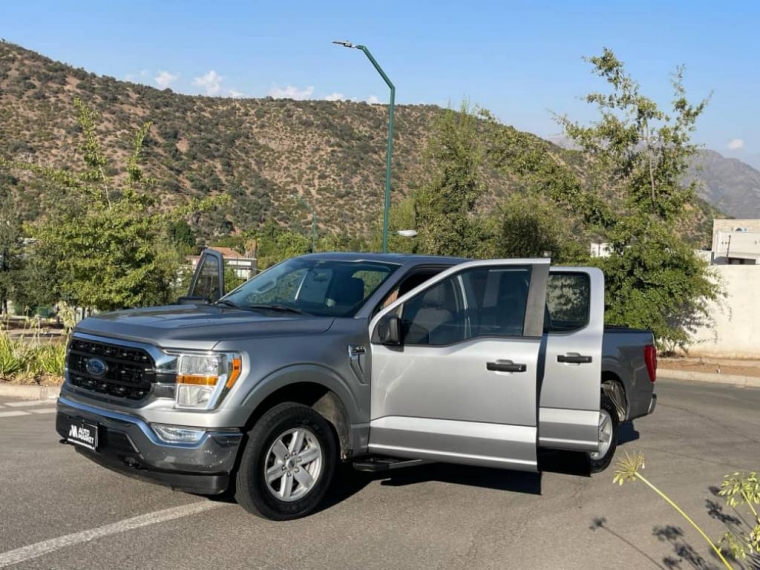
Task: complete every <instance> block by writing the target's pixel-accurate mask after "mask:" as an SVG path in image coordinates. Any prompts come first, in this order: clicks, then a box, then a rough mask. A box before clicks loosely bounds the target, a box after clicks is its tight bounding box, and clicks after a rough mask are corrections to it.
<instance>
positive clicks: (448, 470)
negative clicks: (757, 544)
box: [0, 381, 760, 570]
mask: <svg viewBox="0 0 760 570" xmlns="http://www.w3.org/2000/svg"><path fill="white" fill-rule="evenodd" d="M658 394H659V403H658V407H657V410H656V412H655V414H654V415H653V416H651V417H648V418H644V419H641V420H637V421H636V422H635V424H634V425H633V426H630V425H628V426H625V429H624V430H623V433H622V439H623V443H622V445H621V446H620V447H619V448H618V453H621V454H622V453H624V452H625V451H639V450H640V451H642V452H643V453H644V454H645V455H646V458H647V463H646V470H645V474H646V475H647V477H648V478H649V479H650V480H651V481H652V482H653V483H654V484H656V485H658V486H659V487H660V488H661V489H662V490H664V491H665V492H666V493H668V494H670V495H671V497H672V498H673V499H674V500H676V502H678V503H679V504H680V505H681V506H682V507H683V508H684V509H685V510H686V511H687V512H688V513H690V514H691V515H692V517H693V518H694V519H696V520H697V521H698V522H700V523H702V524H703V527H704V528H705V529H706V530H707V532H708V534H710V535H711V536H713V537H715V538H718V537H719V536H720V535H721V534H722V533H723V532H725V530H726V527H725V526H724V523H722V522H721V520H720V519H721V516H720V512H719V511H720V510H721V508H722V509H723V510H724V511H725V512H724V513H723V515H734V516H735V513H733V512H730V511H728V510H727V509H726V508H725V507H721V499H720V498H718V497H716V496H715V495H714V491H713V490H711V487H714V486H717V485H720V482H721V480H722V477H723V475H725V474H726V473H728V472H730V471H734V470H743V469H747V470H748V469H754V470H757V469H758V467H760V453H758V451H760V390H753V389H737V388H731V387H726V386H713V385H707V384H698V385H696V384H688V383H680V382H675V381H660V382H658ZM12 403H14V402H10V401H0V405H2V406H3V407H2V408H0V412H5V411H22V410H23V411H25V412H27V411H28V412H29V413H26V414H25V415H23V416H10V417H1V416H0V481H2V485H0V568H4V567H12V568H19V569H22V568H23V569H30V568H72V569H74V568H127V567H128V568H133V567H141V568H267V569H269V568H271V569H275V568H309V569H323V568H324V569H338V568H361V569H373V568H377V569H388V568H412V569H422V568H499V569H508V568H539V569H543V568H546V569H549V568H551V569H555V568H562V569H575V568H578V569H580V568H583V569H587V568H601V569H607V568H615V569H616V570H617V569H640V568H668V569H674V568H678V569H684V570H685V569H690V568H719V565H718V564H717V563H716V561H715V559H714V558H713V557H712V555H711V553H710V549H709V547H708V546H707V545H706V544H705V543H704V542H702V541H701V538H700V537H699V535H698V534H697V533H696V532H694V531H693V530H692V529H690V528H688V527H687V525H686V523H685V522H684V521H683V520H682V519H680V517H679V515H678V514H677V513H676V512H675V511H673V510H672V509H671V507H670V506H668V505H667V504H666V503H664V502H663V501H661V500H660V499H659V498H658V497H657V496H656V495H654V494H653V493H652V492H651V491H649V490H648V489H647V488H646V487H644V486H643V485H640V484H630V485H626V486H623V487H622V488H621V487H618V486H617V485H613V484H612V471H611V470H610V471H607V472H605V473H602V474H599V475H595V476H594V477H587V476H585V475H583V474H582V473H581V472H580V470H579V469H578V462H577V461H574V459H575V458H573V457H570V456H556V455H548V456H546V457H545V458H544V460H543V465H544V467H545V469H547V470H546V471H545V472H544V473H543V474H542V475H537V474H528V473H517V472H509V471H497V470H490V469H478V468H469V467H462V466H447V465H440V464H430V465H426V466H422V467H418V468H411V469H408V470H399V471H398V472H394V473H393V474H392V475H391V476H388V475H382V476H380V475H374V476H368V475H365V474H359V473H354V472H352V471H351V470H350V469H343V470H341V472H340V476H339V480H338V481H337V482H336V485H334V487H333V490H332V492H331V495H330V505H329V506H328V508H326V509H324V510H323V511H321V512H319V513H317V514H316V515H314V516H312V517H309V518H306V519H302V520H298V521H292V522H288V523H271V522H268V521H263V520H260V519H256V518H253V517H251V516H250V515H248V514H246V513H245V512H244V511H243V510H242V509H240V508H239V507H237V506H236V505H234V504H232V503H228V502H224V501H209V500H207V499H204V498H201V497H195V496H192V495H187V494H182V493H177V492H173V491H171V490H168V489H164V488H162V487H158V486H153V485H149V484H146V483H141V482H138V481H134V480H131V479H128V478H125V477H122V476H119V475H116V474H114V473H111V472H109V471H107V470H105V469H102V468H100V467H98V466H96V465H94V464H92V463H91V462H89V461H88V460H87V459H85V458H83V457H82V456H80V455H79V454H77V453H76V452H75V451H74V449H72V448H71V447H70V446H67V445H60V444H59V443H58V437H57V435H56V434H55V431H54V429H53V421H54V415H51V414H40V413H32V412H31V410H34V409H43V408H42V407H40V408H37V407H36V406H34V405H30V406H28V407H27V406H11V405H10V404H12ZM711 513H712V514H711ZM723 518H724V519H725V517H723ZM738 567H739V565H737V568H738ZM746 567H747V568H749V567H750V566H749V565H747V566H746Z"/></svg>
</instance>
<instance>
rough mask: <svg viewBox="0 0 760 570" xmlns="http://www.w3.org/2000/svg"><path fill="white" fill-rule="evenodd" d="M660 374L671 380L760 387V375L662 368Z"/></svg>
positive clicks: (658, 373) (658, 372)
mask: <svg viewBox="0 0 760 570" xmlns="http://www.w3.org/2000/svg"><path fill="white" fill-rule="evenodd" d="M657 375H658V376H662V378H664V379H670V380H688V381H690V382H712V383H714V384H731V385H733V386H739V387H742V388H760V377H756V376H735V375H733V374H713V373H710V372H687V371H685V370H669V369H667V368H660V369H659V370H658V371H657Z"/></svg>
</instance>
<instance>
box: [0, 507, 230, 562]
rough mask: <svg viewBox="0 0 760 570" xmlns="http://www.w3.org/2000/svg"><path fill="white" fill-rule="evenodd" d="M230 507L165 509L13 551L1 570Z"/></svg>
mask: <svg viewBox="0 0 760 570" xmlns="http://www.w3.org/2000/svg"><path fill="white" fill-rule="evenodd" d="M224 506H227V505H226V504H225V503H213V502H211V501H202V502H200V503H190V504H189V505H182V506H181V507H173V508H171V509H165V510H163V511H156V512H155V513H149V514H147V515H140V516H137V517H132V518H131V519H125V520H123V521H119V522H116V523H113V524H107V525H105V526H101V527H98V528H93V529H90V530H84V531H82V532H76V533H74V534H67V535H66V536H60V537H58V538H53V539H51V540H44V541H42V542H38V543H36V544H30V545H29V546H23V547H21V548H17V549H16V550H9V551H8V552H3V553H2V554H0V568H5V567H6V566H11V565H12V564H18V563H19V562H24V561H26V560H31V559H33V558H39V557H40V556H44V555H45V554H49V553H51V552H55V551H56V550H60V549H62V548H66V547H68V546H73V545H75V544H80V543H82V542H90V541H91V540H95V539H97V538H102V537H104V536H109V535H111V534H119V533H122V532H127V531H128V530H133V529H136V528H141V527H144V526H149V525H152V524H158V523H162V522H166V521H170V520H174V519H178V518H182V517H187V516H190V515H194V514H197V513H202V512H203V511H209V510H211V509H216V508H219V507H224Z"/></svg>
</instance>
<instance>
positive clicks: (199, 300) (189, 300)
mask: <svg viewBox="0 0 760 570" xmlns="http://www.w3.org/2000/svg"><path fill="white" fill-rule="evenodd" d="M208 304H209V301H208V299H207V298H206V297H200V296H189V295H185V296H184V297H180V298H179V299H177V305H208Z"/></svg>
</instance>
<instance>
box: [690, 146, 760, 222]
mask: <svg viewBox="0 0 760 570" xmlns="http://www.w3.org/2000/svg"><path fill="white" fill-rule="evenodd" d="M691 176H693V177H694V178H696V179H697V180H699V181H700V182H701V183H702V184H701V189H700V196H701V197H702V198H704V199H705V200H707V201H708V202H709V203H710V204H712V205H713V206H715V207H716V208H717V209H718V210H720V211H721V212H723V213H725V214H727V215H729V216H731V217H734V218H760V171H758V170H755V169H754V168H752V167H751V166H750V165H749V164H746V163H744V162H742V161H741V160H738V159H736V158H726V157H724V156H722V155H721V154H719V153H717V152H715V151H713V150H702V151H700V152H699V155H698V156H697V157H696V158H695V159H694V163H693V167H692V170H691Z"/></svg>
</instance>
